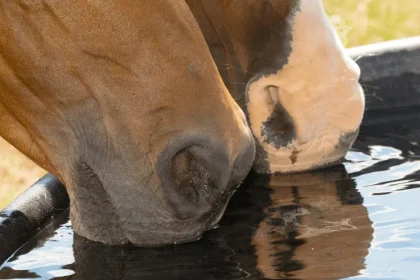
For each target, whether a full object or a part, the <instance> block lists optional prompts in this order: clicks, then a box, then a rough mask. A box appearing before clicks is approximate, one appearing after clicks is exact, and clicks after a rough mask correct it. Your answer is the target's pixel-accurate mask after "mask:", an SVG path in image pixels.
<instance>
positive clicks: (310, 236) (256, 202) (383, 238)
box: [0, 109, 420, 280]
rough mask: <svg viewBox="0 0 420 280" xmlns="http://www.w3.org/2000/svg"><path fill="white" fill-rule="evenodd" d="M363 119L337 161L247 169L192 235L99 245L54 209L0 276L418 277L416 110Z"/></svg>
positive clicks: (419, 136) (419, 132) (419, 145)
mask: <svg viewBox="0 0 420 280" xmlns="http://www.w3.org/2000/svg"><path fill="white" fill-rule="evenodd" d="M367 120H368V121H367V122H366V123H365V124H364V126H363V128H362V130H361V134H360V137H359V139H358V142H357V143H356V144H355V146H354V148H353V149H352V151H351V152H350V153H349V154H348V155H347V158H346V162H345V163H344V165H341V166H337V167H334V168H330V169H328V170H323V171H318V172H311V173H304V174H299V175H293V176H272V177H266V176H256V175H253V176H250V177H249V178H248V179H247V181H246V183H245V184H244V185H243V186H242V187H241V188H240V190H238V192H237V193H236V194H235V196H234V197H233V198H232V201H231V202H230V204H229V206H228V209H227V212H226V214H225V215H224V217H223V219H222V221H221V222H220V227H219V228H218V229H213V230H211V231H209V232H206V233H205V234H204V236H203V238H202V239H201V240H199V241H197V242H195V243H190V244H184V245H176V246H175V245H174V246H170V247H166V248H157V249H144V248H133V247H128V246H126V247H110V246H105V245H102V244H99V243H94V242H90V241H88V240H86V239H84V238H83V237H80V236H77V235H75V234H74V233H73V231H72V229H71V224H70V222H69V221H68V213H64V214H63V215H61V216H60V217H56V218H54V219H53V220H52V222H51V224H50V225H48V226H47V227H46V228H45V230H43V231H42V232H40V233H39V234H38V235H37V236H36V237H35V238H33V239H32V240H31V241H30V242H28V243H27V244H26V245H25V246H23V247H22V248H21V249H20V250H18V251H17V252H16V253H15V255H14V256H12V257H11V258H10V259H9V260H8V261H7V262H6V263H5V264H3V266H1V268H0V279H86V280H92V279H101V280H102V279H159V280H160V279H264V278H266V279H348V278H354V279H420V275H419V272H418V271H419V267H420V211H419V210H420V189H419V188H418V187H420V110H418V109H417V110H414V113H413V110H412V111H411V112H398V113H397V112H395V111H394V112H392V113H390V112H388V113H377V114H374V113H368V118H367ZM372 120H375V121H372Z"/></svg>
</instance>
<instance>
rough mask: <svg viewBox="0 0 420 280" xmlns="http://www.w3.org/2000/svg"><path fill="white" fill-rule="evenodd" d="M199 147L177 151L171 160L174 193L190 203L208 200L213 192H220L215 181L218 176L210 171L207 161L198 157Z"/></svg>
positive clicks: (214, 171)
mask: <svg viewBox="0 0 420 280" xmlns="http://www.w3.org/2000/svg"><path fill="white" fill-rule="evenodd" d="M199 150H200V148H199V147H194V146H193V147H189V148H186V149H183V150H181V151H179V152H178V153H177V154H176V155H175V156H174V157H173V159H172V168H171V177H172V180H173V184H174V188H175V191H177V192H179V193H180V194H181V195H182V196H184V197H185V198H186V199H187V200H188V201H190V202H194V201H195V202H197V203H198V202H200V200H202V199H209V197H210V196H211V195H212V194H213V193H214V192H216V193H217V192H220V190H219V188H220V186H218V182H217V180H216V178H217V176H218V175H219V174H216V173H217V170H209V169H211V168H212V167H211V163H209V159H206V158H203V157H201V156H202V155H201V156H200V153H199Z"/></svg>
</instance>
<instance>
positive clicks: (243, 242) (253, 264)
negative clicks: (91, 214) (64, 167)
mask: <svg viewBox="0 0 420 280" xmlns="http://www.w3.org/2000/svg"><path fill="white" fill-rule="evenodd" d="M362 202H363V198H362V197H361V195H360V194H359V193H358V191H357V190H356V188H355V186H354V183H353V181H352V180H351V179H348V178H347V174H346V172H345V170H344V167H343V166H337V167H334V168H332V169H328V170H324V171H318V172H311V173H305V174H299V175H294V176H273V177H271V178H270V177H269V176H250V177H249V178H248V179H247V181H246V182H245V185H244V186H242V187H241V188H240V189H239V190H238V192H237V194H236V195H235V196H234V197H233V198H232V200H231V202H230V204H229V206H228V209H227V210H226V213H225V215H224V217H223V219H222V220H221V222H220V228H218V229H217V230H211V231H209V232H206V233H205V234H204V236H203V238H202V239H201V240H199V241H197V242H194V243H188V244H182V245H178V246H168V247H164V248H137V247H130V246H124V247H113V246H107V245H103V244H100V243H95V242H91V241H88V240H86V239H84V238H83V237H80V236H77V235H75V239H74V253H75V261H76V263H75V270H76V278H77V279H121V278H123V279H159V280H160V279H242V278H244V277H249V279H261V276H264V277H265V278H271V279H284V278H293V279H295V278H299V279H327V278H328V279H339V278H342V277H349V276H353V275H357V274H358V272H359V270H361V269H363V267H364V266H363V260H364V258H365V256H366V255H367V252H368V251H367V249H368V247H369V243H370V241H371V240H372V227H371V221H370V220H369V218H368V216H367V210H366V208H365V207H363V205H362Z"/></svg>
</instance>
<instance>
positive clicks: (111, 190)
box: [0, 0, 254, 246]
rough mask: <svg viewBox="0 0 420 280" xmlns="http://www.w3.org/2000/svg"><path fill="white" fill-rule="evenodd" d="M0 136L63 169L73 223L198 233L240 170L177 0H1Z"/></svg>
mask: <svg viewBox="0 0 420 280" xmlns="http://www.w3.org/2000/svg"><path fill="white" fill-rule="evenodd" d="M0 34H1V36H0V123H1V126H0V135H1V136H2V137H4V138H5V139H6V140H8V141H9V142H10V143H11V144H13V145H14V146H15V147H17V148H18V149H19V150H21V151H22V152H23V153H25V154H26V155H27V156H29V157H30V158H31V159H33V160H34V161H35V162H37V163H38V164H39V165H40V166H42V167H43V168H45V169H47V170H48V171H50V172H51V173H53V174H54V175H56V176H57V177H58V178H59V179H60V180H62V181H63V182H64V183H65V185H66V187H67V190H68V192H69V195H70V198H71V218H72V223H73V227H74V229H75V231H76V232H77V233H79V234H80V235H82V236H85V237H87V238H89V239H91V240H97V241H102V242H105V243H109V244H122V243H127V242H131V243H134V244H137V245H143V246H155V245H162V244H168V243H174V242H186V241H191V240H194V239H196V238H197V237H198V236H200V234H201V233H202V232H203V231H204V230H206V229H207V228H208V227H210V226H212V225H213V224H214V223H216V222H217V221H218V219H219V218H220V216H221V214H222V212H223V210H224V208H225V206H226V204H227V202H228V200H229V198H230V196H231V195H232V194H233V192H234V190H235V188H236V187H237V186H238V184H239V183H240V182H241V181H242V179H243V178H244V177H245V176H246V174H247V173H248V171H249V169H250V166H251V164H252V160H253V156H254V144H253V138H252V133H251V132H250V130H249V128H248V126H247V123H246V119H245V116H244V114H243V113H242V111H241V110H240V108H239V107H238V105H237V104H236V103H235V102H234V100H233V99H232V97H231V96H230V94H229V92H228V91H227V89H226V87H225V86H224V84H223V81H222V79H221V78H220V75H219V73H218V70H217V68H216V65H215V64H214V62H213V60H212V57H211V54H210V52H209V50H208V47H207V45H206V42H205V40H204V38H203V36H202V34H201V32H200V29H199V26H198V25H197V23H196V22H195V20H194V18H193V16H192V14H191V12H190V10H189V9H188V6H187V5H186V4H185V2H184V1H183V0H171V1H167V0H156V1H119V0H111V1H105V2H98V1H82V0H76V1H38V0H33V1H1V3H0Z"/></svg>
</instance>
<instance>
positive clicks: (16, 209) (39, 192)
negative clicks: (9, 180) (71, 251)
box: [0, 174, 69, 264]
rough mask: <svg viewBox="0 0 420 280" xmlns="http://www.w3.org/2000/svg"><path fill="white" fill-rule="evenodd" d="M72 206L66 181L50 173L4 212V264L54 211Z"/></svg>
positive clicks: (0, 230)
mask: <svg viewBox="0 0 420 280" xmlns="http://www.w3.org/2000/svg"><path fill="white" fill-rule="evenodd" d="M68 208H69V198H68V195H67V191H66V189H65V188H64V186H63V184H62V183H61V182H60V181H58V180H57V179H56V178H55V177H54V176H53V175H51V174H47V175H45V176H44V177H42V178H41V179H39V180H38V181H37V182H36V183H35V184H33V185H32V186H31V187H29V188H28V189H27V190H26V191H25V192H24V193H23V194H21V195H20V196H19V197H18V198H17V199H16V200H14V201H13V202H12V203H11V204H9V206H7V207H6V208H5V209H4V210H2V211H1V212H0V264H2V263H3V262H4V261H6V260H7V259H8V258H9V257H10V256H11V255H12V254H13V253H14V252H15V251H16V250H17V249H19V248H20V247H21V246H22V245H24V244H25V243H26V242H27V241H28V240H29V239H30V238H31V237H32V236H34V235H35V234H36V233H37V232H38V231H39V230H40V229H41V228H42V226H43V225H44V224H45V223H46V222H48V220H49V219H50V218H51V216H52V215H56V214H59V213H61V212H63V211H64V210H65V209H68Z"/></svg>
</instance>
